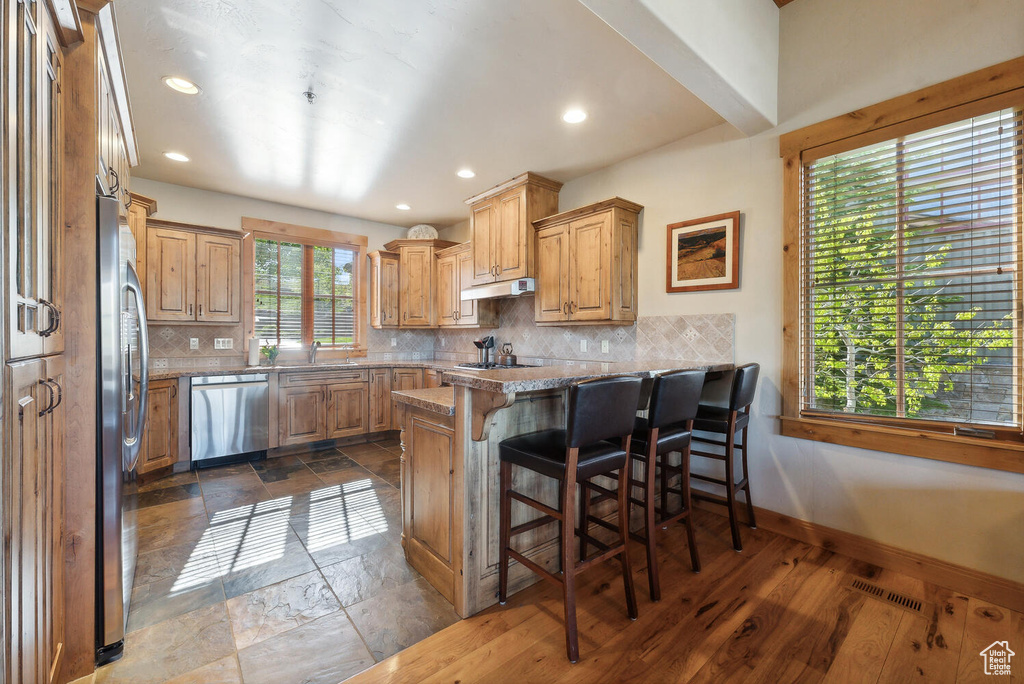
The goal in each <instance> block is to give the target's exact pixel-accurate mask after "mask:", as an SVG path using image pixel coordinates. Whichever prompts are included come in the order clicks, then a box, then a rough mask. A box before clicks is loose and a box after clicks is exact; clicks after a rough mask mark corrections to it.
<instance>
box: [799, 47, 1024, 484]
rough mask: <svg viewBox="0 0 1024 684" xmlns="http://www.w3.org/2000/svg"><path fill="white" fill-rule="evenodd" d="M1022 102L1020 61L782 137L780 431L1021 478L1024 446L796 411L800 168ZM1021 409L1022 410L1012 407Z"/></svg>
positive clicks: (1023, 87)
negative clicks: (874, 143) (994, 471)
mask: <svg viewBox="0 0 1024 684" xmlns="http://www.w3.org/2000/svg"><path fill="white" fill-rule="evenodd" d="M1022 105H1024V57H1020V58H1017V59H1013V60H1010V61H1008V62H1003V63H1001V64H996V65H994V66H991V67H988V68H985V69H981V70H979V71H975V72H973V73H970V74H966V75H964V76H960V77H957V78H954V79H951V80H949V81H945V82H943V83H939V84H937V85H933V86H929V87H927V88H923V89H921V90H918V91H915V92H912V93H909V94H907V95H902V96H900V97H896V98H893V99H891V100H886V101H885V102H881V103H879V104H875V105H871V106H869V107H865V108H862V109H859V110H856V111H853V112H850V113H848V114H844V115H842V116H838V117H834V118H832V119H829V120H827V121H823V122H821V123H818V124H814V125H811V126H807V127H806V128H802V129H799V130H796V131H793V132H791V133H787V134H785V135H782V136H780V138H779V154H780V156H781V157H782V159H783V247H782V252H783V326H782V338H783V360H782V415H781V416H780V421H781V434H782V435H784V436H787V437H796V438H799V439H809V440H814V441H819V442H827V443H830V444H840V445H845V446H852V447H858V448H862V449H871V450H874V451H882V452H888V453H895V454H903V455H907V456H915V457H919V458H928V459H933V460H938V461H945V462H949V463H959V464H964V465H971V466H976V467H982V468H989V469H993V470H1003V471H1008V472H1015V473H1024V443H1022V441H1021V438H1020V435H1015V438H1013V439H998V438H997V439H980V438H974V437H967V436H964V435H955V434H951V433H950V432H948V431H946V432H941V431H931V430H928V429H924V428H926V427H927V424H926V423H925V422H922V423H921V424H920V426H918V427H911V426H904V425H898V424H892V423H888V424H887V423H886V422H885V421H874V420H871V422H868V421H869V420H870V419H868V418H867V417H863V418H861V419H860V420H856V419H844V418H839V417H831V416H822V415H813V416H812V415H801V410H800V373H801V366H800V349H801V343H802V340H801V338H800V335H801V332H800V304H801V300H800V291H801V272H800V260H801V259H800V257H801V247H802V245H801V242H800V206H801V201H802V198H801V187H802V183H803V167H804V164H805V163H807V162H808V161H812V160H813V159H818V158H821V157H823V156H828V155H832V154H837V153H839V152H843V151H848V150H852V149H856V148H858V147H862V146H865V145H869V144H871V143H873V142H878V141H882V140H888V139H892V138H895V137H900V136H902V135H905V134H907V133H909V132H912V131H919V130H925V129H928V128H932V127H936V126H941V125H943V124H946V123H952V122H954V121H958V120H961V119H964V118H969V117H971V116H974V115H976V114H980V113H982V112H983V111H994V110H997V109H1001V108H1005V107H1009V106H1022ZM1017 409H1018V411H1021V410H1024V407H1017Z"/></svg>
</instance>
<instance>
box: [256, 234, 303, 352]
mask: <svg viewBox="0 0 1024 684" xmlns="http://www.w3.org/2000/svg"><path fill="white" fill-rule="evenodd" d="M302 250H303V247H302V245H300V244H295V243H290V242H277V241H274V240H262V239H257V240H256V248H255V251H256V254H255V258H256V263H255V267H254V273H255V309H256V311H255V314H256V321H255V322H256V337H257V338H258V339H259V340H260V341H261V342H262V343H263V344H276V345H280V346H282V347H298V346H300V345H301V344H302V342H303V338H302V290H303V288H302Z"/></svg>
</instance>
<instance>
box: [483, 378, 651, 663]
mask: <svg viewBox="0 0 1024 684" xmlns="http://www.w3.org/2000/svg"><path fill="white" fill-rule="evenodd" d="M640 384H641V380H640V378H637V377H611V378H599V379H596V380H590V381H587V382H581V383H579V384H578V385H573V386H572V387H570V388H569V397H568V406H567V412H566V413H567V416H566V426H565V429H564V430H544V431H542V432H534V433H531V434H527V435H520V436H517V437H512V438H510V439H506V440H504V441H502V442H501V444H500V445H499V456H500V459H501V516H500V517H501V541H500V544H501V551H500V554H501V556H500V560H499V565H498V583H499V592H498V600H499V601H500V602H501V603H505V600H506V599H507V597H508V563H509V558H514V559H516V560H517V561H519V562H520V563H522V564H523V565H524V566H526V567H527V568H529V569H530V570H532V571H533V572H535V573H537V574H538V575H540V576H541V577H542V578H544V579H546V580H549V581H552V582H555V583H557V584H560V585H561V586H562V598H563V600H564V603H565V647H566V654H567V655H568V656H569V660H570V662H574V663H575V662H576V661H578V660H579V651H580V649H579V638H578V634H577V628H576V575H578V574H580V573H581V572H583V571H584V570H586V569H588V568H590V567H592V566H594V565H595V564H597V563H600V562H601V561H604V560H607V559H609V558H613V557H615V556H618V557H619V559H620V561H621V563H622V580H623V583H624V584H625V588H626V608H627V612H628V614H629V617H630V619H633V620H635V619H636V617H637V608H636V593H635V591H634V590H633V576H632V574H631V573H630V568H629V554H628V553H627V549H626V530H628V529H629V502H628V501H627V496H626V495H627V491H628V487H627V486H626V480H627V478H628V472H629V442H630V436H631V435H632V432H633V421H634V418H635V417H636V406H637V402H638V400H639V398H640ZM513 465H517V466H520V467H523V468H527V469H529V470H532V471H534V472H536V473H539V474H541V475H545V476H547V477H550V478H553V479H555V480H558V482H559V499H560V502H559V508H557V509H556V508H552V507H550V506H547V505H545V504H543V503H541V502H540V501H537V500H536V499H533V498H531V497H529V496H526V495H525V494H521V493H519V492H515V491H512V466H513ZM616 470H617V471H618V481H619V496H618V500H619V527H620V529H621V530H623V531H622V533H620V535H619V541H618V543H616V544H611V545H607V544H604V543H603V542H601V541H599V540H596V539H590V540H589V541H590V543H591V544H593V545H595V546H596V547H598V548H599V549H600V550H599V552H598V553H596V554H594V555H593V556H591V557H589V558H585V559H581V560H580V561H577V560H576V554H575V538H576V535H577V534H581V535H585V534H586V531H584V530H581V529H577V527H576V484H577V483H579V482H583V481H585V480H587V479H589V478H591V477H595V476H597V475H601V474H604V473H610V472H613V471H616ZM513 499H514V500H516V501H519V502H520V503H524V504H526V505H527V506H530V507H532V508H535V509H536V510H538V511H540V512H541V513H543V514H544V515H542V516H541V517H539V518H536V519H534V520H531V521H529V522H526V523H523V524H521V525H516V526H515V527H512V501H513ZM552 522H558V526H559V537H560V539H559V544H560V559H561V568H562V570H561V572H560V573H558V574H554V573H551V572H548V571H547V570H545V569H544V568H542V567H541V566H540V565H538V564H537V563H535V562H533V561H532V560H530V559H529V558H527V557H526V556H525V555H523V554H521V553H519V552H518V551H516V550H514V549H512V548H511V546H510V542H511V538H512V537H513V536H515V535H517V534H521V533H523V532H527V531H529V530H533V529H536V528H538V527H541V526H542V525H547V524H549V523H552Z"/></svg>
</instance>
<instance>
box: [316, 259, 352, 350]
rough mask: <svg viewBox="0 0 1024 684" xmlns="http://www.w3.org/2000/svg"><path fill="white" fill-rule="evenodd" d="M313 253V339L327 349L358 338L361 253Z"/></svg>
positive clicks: (349, 342)
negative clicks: (356, 303) (355, 286)
mask: <svg viewBox="0 0 1024 684" xmlns="http://www.w3.org/2000/svg"><path fill="white" fill-rule="evenodd" d="M311 249H312V250H313V339H315V340H319V341H320V343H321V344H323V345H325V346H330V345H336V344H351V343H352V342H353V341H354V339H355V316H354V314H353V301H354V300H353V296H354V291H353V284H354V283H353V280H352V277H353V275H354V273H355V265H356V264H355V260H356V256H357V254H358V252H354V251H352V250H350V249H338V248H332V247H312V248H311Z"/></svg>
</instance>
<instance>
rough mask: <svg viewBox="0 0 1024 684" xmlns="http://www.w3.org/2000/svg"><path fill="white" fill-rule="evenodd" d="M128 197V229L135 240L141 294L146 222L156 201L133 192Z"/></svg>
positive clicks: (144, 266) (144, 286)
mask: <svg viewBox="0 0 1024 684" xmlns="http://www.w3.org/2000/svg"><path fill="white" fill-rule="evenodd" d="M129 197H130V202H129V205H128V227H129V228H130V229H131V231H132V236H133V237H134V238H135V272H136V273H138V274H139V282H140V283H141V284H142V290H143V292H145V290H146V262H147V260H146V256H147V254H146V244H147V242H148V239H147V232H146V231H147V227H148V226H147V224H146V220H147V219H148V218H149V217H150V216H152V215H153V214H154V213H156V200H155V199H151V198H149V197H146V196H145V195H139V194H137V193H134V192H133V193H131V195H130V196H129Z"/></svg>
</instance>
